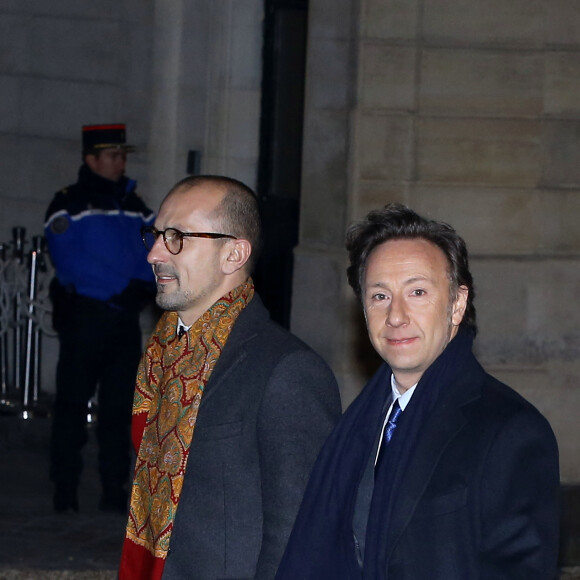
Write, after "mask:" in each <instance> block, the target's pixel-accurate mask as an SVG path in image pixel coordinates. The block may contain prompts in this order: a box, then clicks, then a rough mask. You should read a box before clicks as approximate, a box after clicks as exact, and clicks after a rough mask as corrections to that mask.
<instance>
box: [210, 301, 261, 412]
mask: <svg viewBox="0 0 580 580" xmlns="http://www.w3.org/2000/svg"><path fill="white" fill-rule="evenodd" d="M267 318H268V312H267V310H266V309H265V307H264V305H263V304H262V301H261V300H260V298H259V297H258V295H257V294H254V297H253V298H252V300H251V302H250V303H249V304H248V305H247V306H246V308H244V310H243V311H242V312H241V313H240V315H239V317H238V319H237V320H236V322H235V324H234V328H233V329H232V331H231V333H230V336H229V337H228V340H227V342H226V345H225V347H224V348H223V350H222V352H221V354H220V357H219V360H218V362H217V364H216V367H215V369H214V371H213V373H212V375H211V377H210V379H209V381H208V383H207V385H206V387H205V391H204V393H203V397H202V398H201V406H202V407H203V405H204V403H206V404H207V400H208V399H210V398H211V397H212V395H213V394H214V393H215V392H216V391H217V390H218V389H219V388H220V386H221V385H223V384H224V382H225V381H226V379H227V378H228V377H229V376H230V375H231V374H232V373H233V372H235V370H236V368H237V367H238V365H239V364H240V363H241V362H242V361H243V360H244V359H245V358H246V357H247V356H248V345H249V343H250V342H251V341H252V339H253V338H255V337H256V336H257V332H258V326H259V325H260V324H261V323H262V322H263V320H264V319H267Z"/></svg>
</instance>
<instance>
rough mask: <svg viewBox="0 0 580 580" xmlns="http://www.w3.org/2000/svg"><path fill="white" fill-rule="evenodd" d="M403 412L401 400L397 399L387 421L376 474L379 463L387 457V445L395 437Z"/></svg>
mask: <svg viewBox="0 0 580 580" xmlns="http://www.w3.org/2000/svg"><path fill="white" fill-rule="evenodd" d="M402 412H403V411H402V409H401V407H400V406H399V399H397V400H396V401H395V403H394V405H393V408H392V409H391V414H390V415H389V420H388V421H387V424H386V425H385V431H384V433H383V440H382V441H381V448H380V450H379V456H378V457H377V463H376V465H375V473H376V472H377V469H378V468H379V463H380V462H381V461H382V458H383V457H384V456H385V453H386V450H387V445H388V444H389V441H390V440H391V439H392V437H393V433H394V432H395V428H396V427H397V420H398V419H399V417H400V416H401V413H402Z"/></svg>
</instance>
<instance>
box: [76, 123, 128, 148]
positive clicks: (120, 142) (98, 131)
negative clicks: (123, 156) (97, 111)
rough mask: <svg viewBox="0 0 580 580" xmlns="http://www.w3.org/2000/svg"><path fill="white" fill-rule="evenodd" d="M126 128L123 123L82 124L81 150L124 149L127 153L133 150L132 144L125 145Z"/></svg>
mask: <svg viewBox="0 0 580 580" xmlns="http://www.w3.org/2000/svg"><path fill="white" fill-rule="evenodd" d="M126 140H127V129H126V127H125V124H124V123H114V124H108V125H83V152H84V153H87V152H89V151H94V150H95V149H97V150H99V149H124V150H125V151H127V152H128V153H130V152H131V151H135V147H134V146H133V145H127V142H126Z"/></svg>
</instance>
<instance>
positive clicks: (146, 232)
mask: <svg viewBox="0 0 580 580" xmlns="http://www.w3.org/2000/svg"><path fill="white" fill-rule="evenodd" d="M159 236H163V243H164V244H165V247H166V248H167V250H168V251H169V252H170V253H172V254H173V255H174V256H176V255H177V254H179V252H181V250H183V238H209V239H212V240H217V239H219V238H230V239H232V240H237V239H238V238H236V236H230V235H229V234H216V233H212V232H180V231H179V230H177V229H175V228H167V229H166V230H162V231H160V230H158V229H157V228H156V227H155V226H143V227H142V228H141V237H142V238H143V243H144V244H145V247H146V248H147V249H148V250H151V249H152V248H153V245H154V244H155V242H156V241H157V238H158V237H159Z"/></svg>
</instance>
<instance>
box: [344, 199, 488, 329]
mask: <svg viewBox="0 0 580 580" xmlns="http://www.w3.org/2000/svg"><path fill="white" fill-rule="evenodd" d="M400 239H423V240H427V241H428V242H431V243H432V244H434V245H436V246H437V247H438V248H439V249H440V250H441V251H442V252H443V254H444V255H445V258H446V259H447V263H448V265H449V269H448V274H449V277H450V280H451V294H452V296H451V297H452V299H453V300H454V299H455V298H456V297H457V290H458V288H459V287H460V286H466V287H467V289H468V296H467V307H466V309H465V315H464V316H463V320H462V321H461V325H464V326H468V327H470V328H471V329H472V330H473V332H477V324H476V319H475V306H474V304H473V299H474V289H473V278H472V276H471V273H470V272H469V262H468V257H467V247H466V245H465V242H464V240H463V238H461V236H459V234H458V233H457V232H456V231H455V230H454V229H453V228H452V227H451V226H450V225H449V224H446V223H444V222H437V221H434V220H428V219H426V218H423V217H421V216H420V215H418V214H417V213H415V212H414V211H413V210H411V209H409V208H408V207H406V206H404V205H401V204H398V203H390V204H388V205H386V206H385V207H384V208H382V209H379V210H374V211H371V212H370V213H369V214H368V215H367V216H366V217H365V218H364V219H363V220H361V221H359V222H355V223H353V224H352V225H351V226H349V228H348V230H347V232H346V249H347V251H348V254H349V258H350V266H349V267H348V268H347V271H346V272H347V276H348V283H349V284H350V285H351V286H352V289H353V290H354V293H355V294H356V296H357V297H358V298H359V299H361V294H362V283H363V278H364V275H365V270H366V266H367V260H368V258H369V256H370V254H371V252H372V251H373V250H374V249H375V248H376V247H377V246H379V245H380V244H383V243H385V242H387V241H389V240H400Z"/></svg>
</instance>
